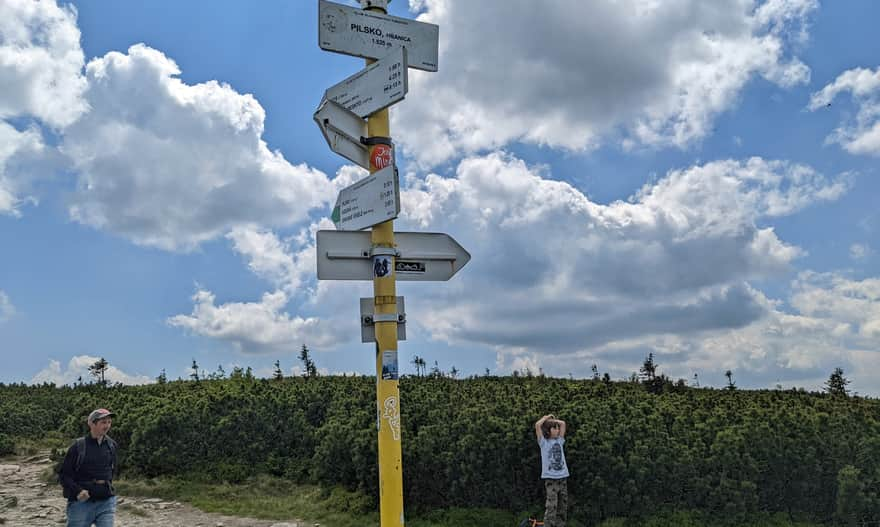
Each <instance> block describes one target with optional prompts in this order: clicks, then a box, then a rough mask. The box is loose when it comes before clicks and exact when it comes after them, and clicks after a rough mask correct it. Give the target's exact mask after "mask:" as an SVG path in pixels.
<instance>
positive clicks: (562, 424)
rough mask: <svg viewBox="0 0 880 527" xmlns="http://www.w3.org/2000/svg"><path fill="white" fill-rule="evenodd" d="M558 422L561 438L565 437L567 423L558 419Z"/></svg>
mask: <svg viewBox="0 0 880 527" xmlns="http://www.w3.org/2000/svg"><path fill="white" fill-rule="evenodd" d="M556 422H557V423H559V437H565V421H563V420H562V419H557V420H556Z"/></svg>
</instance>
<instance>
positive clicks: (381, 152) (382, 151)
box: [370, 145, 394, 170]
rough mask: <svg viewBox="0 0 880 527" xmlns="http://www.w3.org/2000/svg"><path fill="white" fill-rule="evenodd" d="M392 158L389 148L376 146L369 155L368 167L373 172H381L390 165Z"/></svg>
mask: <svg viewBox="0 0 880 527" xmlns="http://www.w3.org/2000/svg"><path fill="white" fill-rule="evenodd" d="M393 158H394V157H393V155H392V153H391V147H390V146H388V145H376V146H375V147H374V148H373V152H372V154H370V167H371V168H372V169H373V170H382V169H383V168H385V167H387V166H390V165H391V163H392V160H393Z"/></svg>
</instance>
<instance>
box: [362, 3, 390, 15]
mask: <svg viewBox="0 0 880 527" xmlns="http://www.w3.org/2000/svg"><path fill="white" fill-rule="evenodd" d="M390 3H391V0H361V9H369V8H371V7H378V8H379V9H383V10H385V12H388V4H390Z"/></svg>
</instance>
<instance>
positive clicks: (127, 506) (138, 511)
mask: <svg viewBox="0 0 880 527" xmlns="http://www.w3.org/2000/svg"><path fill="white" fill-rule="evenodd" d="M118 508H119V510H123V511H126V512H128V513H130V514H133V515H135V516H140V517H141V518H147V517H149V516H151V514H150V513H149V512H147V511H145V510H144V509H142V508H140V507H138V506H136V505H133V504H131V503H123V504H122V505H119V507H118Z"/></svg>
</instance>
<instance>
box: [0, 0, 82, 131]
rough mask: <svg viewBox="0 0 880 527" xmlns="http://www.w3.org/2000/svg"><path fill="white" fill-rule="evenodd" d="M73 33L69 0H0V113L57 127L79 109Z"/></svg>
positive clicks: (79, 68)
mask: <svg viewBox="0 0 880 527" xmlns="http://www.w3.org/2000/svg"><path fill="white" fill-rule="evenodd" d="M79 39H80V32H79V28H77V26H76V9H75V8H74V7H73V6H64V7H59V6H58V5H56V3H55V2H54V1H50V2H34V1H32V0H4V1H3V2H2V3H0V86H2V87H3V89H2V90H0V119H6V118H9V117H16V116H23V115H33V116H35V117H37V118H39V119H41V120H42V121H44V122H45V123H47V124H49V125H50V126H53V127H63V126H65V125H68V124H70V123H71V122H73V121H74V120H76V118H77V117H78V116H79V115H80V114H82V112H83V111H85V109H86V104H85V101H83V99H82V97H81V96H82V93H83V91H84V90H85V79H83V77H82V67H83V62H84V58H83V52H82V48H81V47H80V44H79Z"/></svg>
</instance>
